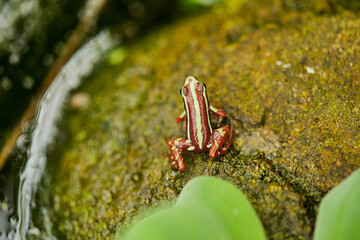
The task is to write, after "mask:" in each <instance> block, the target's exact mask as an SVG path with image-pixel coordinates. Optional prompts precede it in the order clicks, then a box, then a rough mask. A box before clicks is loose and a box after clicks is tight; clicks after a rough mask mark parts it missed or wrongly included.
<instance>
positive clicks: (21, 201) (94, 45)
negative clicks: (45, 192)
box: [0, 31, 116, 240]
mask: <svg viewBox="0 0 360 240" xmlns="http://www.w3.org/2000/svg"><path fill="white" fill-rule="evenodd" d="M114 39H115V38H114V37H113V36H112V35H111V34H110V33H109V32H107V31H103V32H100V33H99V34H98V35H97V36H96V37H94V38H93V39H92V40H90V41H89V42H88V43H86V44H85V45H84V46H83V47H81V48H80V49H79V50H78V51H77V52H76V53H75V54H74V56H73V57H72V58H71V59H70V60H69V62H68V63H67V64H66V65H65V66H64V67H63V69H62V70H61V71H60V73H59V74H58V76H57V77H56V79H55V81H54V82H53V84H52V85H51V86H50V88H49V89H48V91H47V93H46V94H45V96H44V98H43V99H42V101H41V103H40V105H39V109H38V114H37V116H36V118H35V119H36V121H35V123H34V125H33V131H32V138H31V145H30V147H29V149H28V150H27V156H28V159H27V162H26V165H25V167H24V170H23V171H22V173H21V174H20V180H19V192H18V194H17V196H18V197H17V204H10V203H9V202H11V200H10V199H5V201H3V202H0V210H2V213H3V215H2V217H1V218H0V226H3V227H2V229H0V239H19V240H22V239H27V237H28V236H29V235H33V236H34V237H40V235H41V234H42V233H40V231H39V229H37V228H36V226H33V225H32V222H31V210H32V208H34V206H35V205H34V204H35V201H34V197H35V193H36V191H37V188H38V186H39V183H40V180H41V178H42V175H43V172H44V169H45V166H46V161H47V158H46V149H47V147H48V145H49V144H50V143H51V142H52V141H53V138H54V136H55V135H56V133H57V128H56V122H57V120H58V119H59V117H60V116H61V112H62V108H63V105H64V103H65V101H66V99H67V97H68V95H69V93H70V91H71V90H73V89H75V88H77V87H78V86H79V85H80V84H81V82H82V80H83V79H84V77H86V76H88V75H89V74H90V73H91V72H92V70H93V69H94V66H95V65H96V64H97V63H99V62H100V61H101V60H102V57H103V56H104V55H105V53H106V52H108V51H109V50H110V49H112V48H113V47H114V46H115V44H116V41H115V40H114ZM19 141H21V139H20V140H19ZM25 142H26V141H25ZM9 179H16V178H15V177H12V178H8V180H9ZM14 184H15V185H16V184H17V183H16V182H11V181H10V182H6V189H14V187H12V186H14ZM6 189H4V190H6ZM5 195H6V196H12V195H14V193H13V194H12V195H11V194H10V193H5ZM15 195H16V194H15ZM14 199H16V197H14ZM15 206H16V213H17V214H13V213H11V212H12V211H15ZM12 208H14V209H12ZM42 214H43V216H44V219H46V218H47V213H46V211H45V212H44V211H43V212H42ZM4 219H5V220H4ZM4 221H5V222H4ZM6 221H7V222H6ZM49 222H50V221H49ZM45 224H46V223H45ZM49 224H50V223H49ZM0 228H1V227H0ZM45 228H46V229H47V232H48V231H51V227H46V226H45ZM47 235H48V236H46V237H47V238H52V236H51V232H50V233H49V232H48V233H47ZM42 238H43V236H42Z"/></svg>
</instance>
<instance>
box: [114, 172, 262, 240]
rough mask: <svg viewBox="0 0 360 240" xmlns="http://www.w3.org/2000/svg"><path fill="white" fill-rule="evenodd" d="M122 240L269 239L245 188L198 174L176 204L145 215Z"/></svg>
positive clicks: (185, 188)
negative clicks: (240, 188)
mask: <svg viewBox="0 0 360 240" xmlns="http://www.w3.org/2000/svg"><path fill="white" fill-rule="evenodd" d="M119 239H120V238H119ZM121 239H128V240H133V239H154V240H155V239H156V240H162V239H175V240H177V239H179V240H180V239H190V240H191V239H194V240H195V239H206V240H208V239H210V240H211V239H214V240H215V239H251V240H257V239H266V237H265V233H264V230H263V227H262V225H261V223H260V220H259V219H258V218H257V216H256V213H255V211H254V210H253V208H252V206H251V204H250V203H249V201H248V200H247V199H246V197H245V196H244V195H243V193H242V192H241V191H239V190H238V189H237V188H236V187H235V186H233V185H232V184H230V183H228V182H226V181H223V180H220V179H217V178H213V177H198V178H195V179H193V180H192V181H190V182H189V183H188V184H187V185H186V186H185V187H184V189H183V190H182V192H181V193H180V196H179V199H178V200H177V202H176V204H175V205H174V206H166V207H163V208H161V209H160V210H158V211H157V212H155V213H153V214H152V215H150V216H148V217H145V218H144V219H143V220H141V221H139V222H138V223H137V224H136V225H135V226H134V227H132V228H131V229H130V230H129V231H128V232H127V233H126V235H125V236H124V238H121Z"/></svg>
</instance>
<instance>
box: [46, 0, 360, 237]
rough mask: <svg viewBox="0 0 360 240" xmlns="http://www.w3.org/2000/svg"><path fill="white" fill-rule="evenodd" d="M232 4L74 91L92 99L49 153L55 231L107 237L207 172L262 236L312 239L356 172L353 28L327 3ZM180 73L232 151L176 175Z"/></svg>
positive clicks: (142, 44)
mask: <svg viewBox="0 0 360 240" xmlns="http://www.w3.org/2000/svg"><path fill="white" fill-rule="evenodd" d="M289 2H291V1H287V3H289ZM294 2H295V1H294ZM329 2H330V1H329ZM231 3H232V1H230V2H228V3H226V4H224V5H222V6H219V7H217V8H214V9H213V10H211V11H209V12H205V13H202V14H201V15H199V16H196V17H192V18H188V19H186V20H180V21H178V22H176V23H174V24H172V25H170V26H168V27H165V28H162V29H159V30H158V31H156V32H154V33H152V34H150V35H149V36H146V37H145V38H144V39H142V40H141V41H139V42H138V43H135V44H133V45H131V46H129V47H128V49H127V53H128V54H127V56H126V57H125V59H124V61H121V62H119V63H111V64H104V66H103V67H102V68H101V69H99V70H98V71H97V72H96V74H94V75H93V77H91V79H89V80H88V81H87V83H86V84H85V85H84V86H83V87H82V88H81V89H80V91H81V92H84V93H87V94H88V95H89V96H91V102H90V104H89V105H88V106H87V108H84V109H82V110H79V111H77V112H74V111H68V114H67V116H66V118H65V119H64V121H63V123H62V124H61V125H60V129H61V131H62V132H61V133H60V135H59V143H58V144H57V146H56V148H55V149H54V150H53V151H52V153H51V154H49V161H50V162H51V166H50V168H49V171H50V172H51V173H53V174H50V175H53V176H52V177H50V179H51V183H50V184H49V187H50V188H51V194H52V195H51V196H50V199H52V200H51V202H56V203H57V204H55V208H53V205H50V206H49V207H48V208H49V209H50V211H51V212H52V214H53V215H54V216H55V218H56V219H58V221H57V222H56V223H55V225H56V226H57V227H58V229H59V232H58V234H59V235H61V236H66V238H70V239H71V238H81V239H87V238H88V239H92V238H101V239H111V238H112V237H113V236H114V235H115V232H116V231H117V230H118V229H121V228H123V227H124V226H126V225H127V224H128V223H129V222H130V221H131V220H132V219H133V217H134V216H136V215H137V214H139V213H141V212H142V211H143V210H144V209H147V208H149V207H150V206H154V205H157V204H161V203H162V202H163V201H166V200H171V199H175V198H176V196H177V195H178V194H179V192H180V191H181V189H182V188H183V186H184V184H185V183H186V182H188V181H189V180H190V179H192V178H194V177H195V176H199V175H213V176H216V177H219V178H222V179H225V180H227V181H230V182H232V183H234V184H236V185H237V186H238V187H239V188H240V189H241V190H242V191H243V192H244V193H245V194H246V195H247V197H248V198H249V200H250V201H251V203H252V204H253V206H254V208H255V210H256V212H257V213H258V215H259V217H260V219H261V221H262V223H263V225H264V227H265V230H266V233H267V236H268V238H269V239H300V238H302V239H311V237H312V233H313V228H314V223H315V217H316V213H317V207H318V204H319V201H320V200H321V198H322V197H323V196H324V194H325V193H327V192H328V191H329V190H331V189H332V188H333V187H334V186H336V185H338V184H339V182H340V181H342V180H343V179H344V178H346V177H347V176H348V175H350V173H351V172H352V171H354V170H355V169H356V168H358V167H359V166H360V158H359V154H360V150H359V146H360V135H359V130H360V115H359V114H360V113H359V112H360V110H359V101H360V95H359V89H360V81H359V77H360V71H359V69H360V63H359V61H358V58H359V56H358V55H359V52H360V44H359V39H360V33H359V31H358V29H359V27H360V20H359V18H358V16H357V14H355V13H354V12H351V11H348V10H344V9H340V10H337V9H339V8H335V9H336V11H335V12H333V10H332V8H331V6H329V5H327V2H326V1H320V3H322V4H323V5H321V4H320V3H319V4H318V3H316V4H315V3H314V4H315V5H316V6H315V7H314V5H313V7H306V8H305V7H303V8H300V9H297V8H291V7H289V6H288V5H286V6H283V5H281V4H273V5H271V4H263V5H261V4H259V3H258V2H256V3H257V4H255V3H253V1H249V2H248V3H246V4H245V5H242V6H237V7H233V5H231ZM188 75H194V76H196V77H197V78H198V79H199V80H200V81H203V82H205V83H206V85H207V90H208V95H209V97H210V101H211V102H212V104H213V105H215V106H218V105H220V106H221V107H222V108H223V110H224V111H225V112H226V113H227V116H228V117H227V120H226V121H227V123H230V122H231V123H233V124H234V143H233V146H232V147H231V150H230V151H229V153H228V154H226V155H225V156H223V157H220V158H217V159H215V160H214V159H211V158H209V156H208V155H207V153H185V154H184V159H185V165H186V170H185V171H184V172H177V171H174V170H172V169H171V165H170V163H169V161H168V159H167V158H166V157H165V156H164V155H163V153H165V152H168V146H167V144H166V140H167V139H169V138H171V137H183V136H185V133H184V131H183V130H182V126H181V125H177V124H176V123H175V119H176V117H177V115H178V114H179V113H181V112H182V111H183V105H182V102H181V101H182V100H181V97H180V95H179V94H178V91H179V89H180V87H181V86H182V84H183V81H184V79H185V78H186V77H187V76H188Z"/></svg>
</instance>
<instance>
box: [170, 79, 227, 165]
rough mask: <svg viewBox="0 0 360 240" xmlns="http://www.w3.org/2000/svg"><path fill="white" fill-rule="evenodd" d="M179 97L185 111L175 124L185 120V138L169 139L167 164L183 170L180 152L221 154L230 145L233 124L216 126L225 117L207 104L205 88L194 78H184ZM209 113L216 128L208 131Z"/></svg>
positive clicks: (212, 156)
mask: <svg viewBox="0 0 360 240" xmlns="http://www.w3.org/2000/svg"><path fill="white" fill-rule="evenodd" d="M180 94H181V96H182V97H183V102H184V108H185V111H184V112H183V113H182V114H180V116H179V117H178V118H177V119H176V122H181V121H182V120H184V119H185V118H186V133H187V137H186V138H172V139H170V140H169V141H168V145H169V148H170V151H171V154H170V155H168V157H169V158H170V162H171V165H172V166H173V167H174V168H175V169H177V170H179V171H184V170H185V164H184V160H183V157H182V152H183V151H188V152H204V151H209V156H210V157H211V158H216V157H219V156H221V155H224V154H225V153H226V152H227V151H228V149H229V147H230V145H231V142H232V132H233V125H232V124H231V125H230V129H229V128H228V126H224V127H219V126H220V123H221V122H222V121H223V119H224V117H225V115H226V114H225V113H224V112H223V111H221V109H218V108H215V107H213V106H211V105H210V103H209V99H208V97H207V94H206V86H205V84H204V83H202V82H199V81H198V80H197V79H196V78H195V77H193V76H189V77H187V78H186V79H185V84H184V86H183V87H182V88H181V89H180ZM210 113H215V114H216V115H218V116H219V117H220V118H219V124H218V128H216V129H214V130H213V129H212V127H211V124H210Z"/></svg>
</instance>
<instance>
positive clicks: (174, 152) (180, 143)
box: [168, 138, 194, 171]
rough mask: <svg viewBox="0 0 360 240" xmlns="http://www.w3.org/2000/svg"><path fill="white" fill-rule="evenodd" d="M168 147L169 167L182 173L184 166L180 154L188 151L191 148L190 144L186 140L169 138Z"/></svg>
mask: <svg viewBox="0 0 360 240" xmlns="http://www.w3.org/2000/svg"><path fill="white" fill-rule="evenodd" d="M168 145H169V148H170V155H169V158H170V162H171V165H172V166H173V167H174V168H176V169H177V170H179V171H184V169H185V164H184V160H183V157H182V152H183V151H184V150H185V151H190V149H191V147H192V146H193V145H192V142H191V141H190V140H189V139H187V138H171V139H170V140H169V141H168ZM189 148H190V149H189ZM193 148H194V147H193Z"/></svg>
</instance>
